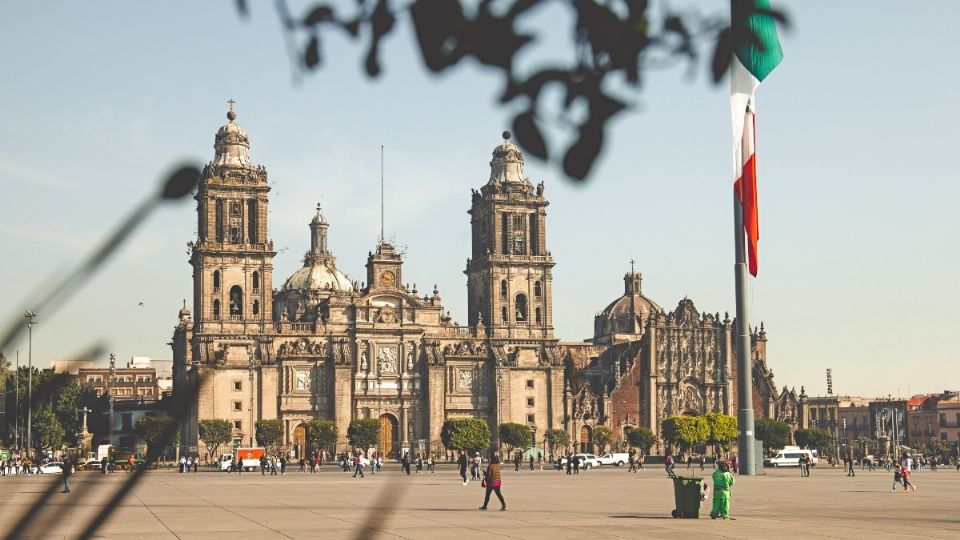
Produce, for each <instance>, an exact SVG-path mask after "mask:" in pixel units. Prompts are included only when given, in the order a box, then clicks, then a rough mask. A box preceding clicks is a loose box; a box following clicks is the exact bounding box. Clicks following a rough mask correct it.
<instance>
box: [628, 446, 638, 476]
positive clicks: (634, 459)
mask: <svg viewBox="0 0 960 540" xmlns="http://www.w3.org/2000/svg"><path fill="white" fill-rule="evenodd" d="M627 462H628V463H629V464H630V468H629V469H627V472H632V473H635V472H637V456H636V453H635V452H634V451H633V450H631V451H630V455H629V456H627Z"/></svg>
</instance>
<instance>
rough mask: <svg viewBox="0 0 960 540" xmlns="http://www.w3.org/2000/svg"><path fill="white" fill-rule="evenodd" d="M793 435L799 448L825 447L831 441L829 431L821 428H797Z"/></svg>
mask: <svg viewBox="0 0 960 540" xmlns="http://www.w3.org/2000/svg"><path fill="white" fill-rule="evenodd" d="M795 437H796V438H797V444H798V445H799V446H800V448H810V449H816V450H822V449H826V448H828V447H829V446H830V444H831V443H832V442H833V437H832V436H831V435H830V432H829V431H827V430H825V429H823V428H808V429H803V428H801V429H798V430H797V432H796V434H795Z"/></svg>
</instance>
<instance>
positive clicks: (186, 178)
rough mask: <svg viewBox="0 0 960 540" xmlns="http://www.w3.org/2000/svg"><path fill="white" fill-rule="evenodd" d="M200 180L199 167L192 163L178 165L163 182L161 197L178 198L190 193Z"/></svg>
mask: <svg viewBox="0 0 960 540" xmlns="http://www.w3.org/2000/svg"><path fill="white" fill-rule="evenodd" d="M199 181H200V169H198V168H196V167H194V166H193V165H185V166H183V167H180V168H179V169H177V170H176V171H174V173H173V174H171V175H170V177H169V178H168V179H167V181H166V182H165V183H164V184H163V191H162V192H161V197H162V198H164V199H167V200H172V199H179V198H181V197H184V196H186V195H189V194H190V193H193V190H194V189H196V187H197V182H199Z"/></svg>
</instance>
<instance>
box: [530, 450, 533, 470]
mask: <svg viewBox="0 0 960 540" xmlns="http://www.w3.org/2000/svg"><path fill="white" fill-rule="evenodd" d="M530 470H531V471H532V470H533V452H531V453H530Z"/></svg>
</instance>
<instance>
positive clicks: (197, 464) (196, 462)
mask: <svg viewBox="0 0 960 540" xmlns="http://www.w3.org/2000/svg"><path fill="white" fill-rule="evenodd" d="M131 457H132V456H131ZM134 465H136V462H134ZM199 468H200V456H193V472H198V469H199Z"/></svg>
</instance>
